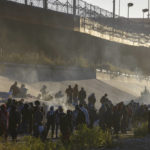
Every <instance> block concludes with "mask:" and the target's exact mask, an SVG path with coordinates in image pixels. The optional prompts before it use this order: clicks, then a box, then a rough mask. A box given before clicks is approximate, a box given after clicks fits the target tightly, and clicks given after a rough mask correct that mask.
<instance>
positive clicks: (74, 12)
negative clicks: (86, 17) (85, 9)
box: [73, 0, 76, 16]
mask: <svg viewBox="0 0 150 150" xmlns="http://www.w3.org/2000/svg"><path fill="white" fill-rule="evenodd" d="M73 15H74V16H75V15H76V0H73Z"/></svg>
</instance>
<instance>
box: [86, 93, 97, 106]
mask: <svg viewBox="0 0 150 150" xmlns="http://www.w3.org/2000/svg"><path fill="white" fill-rule="evenodd" d="M95 103H96V98H95V94H94V93H92V94H91V95H90V96H89V97H88V106H89V107H95Z"/></svg>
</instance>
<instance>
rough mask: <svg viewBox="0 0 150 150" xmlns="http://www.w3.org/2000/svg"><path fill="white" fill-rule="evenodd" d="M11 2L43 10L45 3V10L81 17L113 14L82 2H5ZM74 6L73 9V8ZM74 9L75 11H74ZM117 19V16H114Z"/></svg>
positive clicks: (55, 0)
mask: <svg viewBox="0 0 150 150" xmlns="http://www.w3.org/2000/svg"><path fill="white" fill-rule="evenodd" d="M7 1H12V2H17V3H21V4H27V5H30V6H34V7H40V8H44V2H45V1H46V5H47V9H50V10H54V11H58V12H63V13H67V14H73V13H75V15H78V16H81V17H85V18H86V17H88V18H89V17H91V18H95V17H97V16H99V17H109V18H110V17H113V13H112V12H109V11H107V10H104V9H102V8H100V7H98V6H95V5H91V4H88V3H87V2H85V1H82V0H76V1H75V2H73V0H7ZM74 5H75V7H74ZM74 8H75V11H74ZM115 17H119V16H117V15H116V16H115Z"/></svg>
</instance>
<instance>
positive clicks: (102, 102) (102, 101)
mask: <svg viewBox="0 0 150 150" xmlns="http://www.w3.org/2000/svg"><path fill="white" fill-rule="evenodd" d="M107 96H108V95H107V93H105V94H104V96H103V97H102V98H101V99H100V103H101V104H104V103H105V102H106V100H107Z"/></svg>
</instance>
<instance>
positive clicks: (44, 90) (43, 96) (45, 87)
mask: <svg viewBox="0 0 150 150" xmlns="http://www.w3.org/2000/svg"><path fill="white" fill-rule="evenodd" d="M40 92H41V94H42V98H45V97H46V95H47V94H48V92H47V86H46V85H43V87H42V88H41V90H40Z"/></svg>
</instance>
